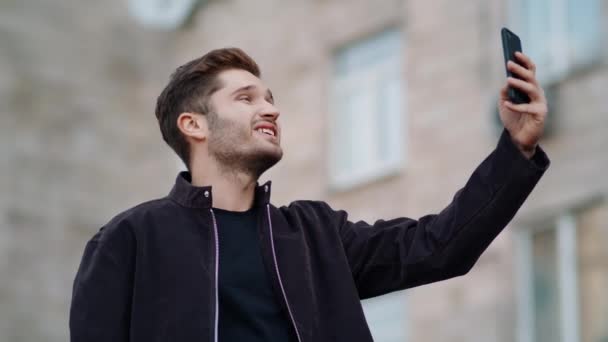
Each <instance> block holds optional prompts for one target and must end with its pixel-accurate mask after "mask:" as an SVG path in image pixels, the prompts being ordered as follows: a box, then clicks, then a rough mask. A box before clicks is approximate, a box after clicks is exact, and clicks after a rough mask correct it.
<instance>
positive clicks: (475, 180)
mask: <svg viewBox="0 0 608 342" xmlns="http://www.w3.org/2000/svg"><path fill="white" fill-rule="evenodd" d="M517 57H518V59H519V61H520V63H521V64H522V65H523V66H524V67H522V66H520V65H518V64H515V63H510V64H509V65H508V68H509V69H510V70H511V71H513V72H514V73H516V74H518V75H519V76H521V78H522V80H519V79H511V78H509V79H508V81H507V85H505V87H504V88H503V89H502V91H501V101H500V102H499V109H500V117H501V120H502V122H503V124H504V126H505V130H504V131H503V133H502V135H501V137H500V139H499V141H498V144H497V146H496V148H495V149H494V150H493V151H492V152H491V153H490V154H489V156H488V157H487V158H485V160H484V161H483V162H482V163H481V164H480V165H479V166H478V167H477V169H476V170H475V171H474V173H473V174H472V175H471V177H470V179H469V180H468V182H467V183H466V185H465V186H464V187H463V188H462V189H460V190H459V191H458V192H457V193H456V195H455V196H454V199H453V201H452V203H450V204H449V205H448V206H447V207H446V208H445V209H444V210H442V211H441V212H440V213H439V214H433V215H427V216H423V217H421V218H420V219H418V220H414V219H411V218H407V217H399V218H393V219H390V220H379V221H376V222H375V223H371V224H370V223H366V222H363V221H359V222H353V221H351V220H349V218H348V215H347V213H346V212H344V211H340V210H334V209H332V208H331V207H330V206H329V205H328V204H327V203H325V202H320V201H295V202H292V203H290V204H289V205H287V206H280V207H276V206H274V205H272V204H271V202H270V193H271V187H270V182H267V183H265V184H259V183H258V179H259V177H260V175H262V174H263V173H264V172H265V171H266V170H268V169H269V168H271V167H272V166H273V165H275V164H276V163H277V162H279V161H280V160H281V157H282V155H283V151H282V149H281V144H280V143H281V128H280V124H279V117H280V113H279V110H278V108H277V107H276V105H275V103H274V99H273V96H272V92H271V91H270V89H268V87H266V85H265V84H264V83H263V82H262V80H261V78H260V71H259V68H258V66H257V64H256V63H255V62H254V61H253V60H252V59H251V58H250V57H249V56H248V55H247V54H245V53H244V52H243V51H241V50H239V49H236V48H229V49H219V50H214V51H211V52H209V53H208V54H206V55H204V56H202V57H200V58H198V59H195V60H193V61H191V62H189V63H187V64H185V65H183V66H181V67H179V68H178V69H177V70H176V71H175V73H174V74H173V75H172V77H171V80H170V82H169V84H168V85H167V86H166V88H165V89H164V90H163V92H162V94H161V95H160V96H159V98H158V102H157V107H156V117H157V119H158V122H159V125H160V130H161V133H162V136H163V139H164V140H165V141H166V142H167V144H169V146H171V148H173V150H174V151H175V152H176V153H177V155H178V156H179V157H180V158H181V159H182V160H183V161H184V163H185V164H186V165H187V167H188V171H184V172H182V173H180V174H179V175H178V176H177V178H176V181H175V185H174V186H173V188H172V189H171V191H170V192H169V194H168V195H167V196H166V197H164V198H160V199H156V200H152V201H149V202H146V203H142V204H140V205H138V206H136V207H134V208H131V209H129V210H126V211H124V212H123V213H121V214H119V215H117V216H115V217H114V218H113V219H111V220H110V221H109V222H108V223H107V224H106V225H104V226H103V227H102V228H101V229H100V230H99V232H97V233H96V234H95V235H94V236H93V238H92V239H91V240H90V241H89V242H88V243H87V245H86V247H85V251H84V256H83V258H82V262H81V264H80V267H79V269H78V272H77V274H76V279H75V280H74V287H73V296H72V305H71V310H70V332H71V340H72V341H73V342H80V341H82V342H84V341H86V342H95V341H138V342H140V341H141V342H144V341H145V342H149V341H212V342H217V341H239V342H240V341H297V342H303V341H310V342H312V341H315V342H318V341H348V342H352V341H371V340H372V337H371V334H370V332H369V329H368V327H367V324H366V321H365V318H364V315H363V311H362V308H361V303H360V300H361V299H363V298H369V297H374V296H379V295H382V294H386V293H389V292H392V291H396V290H402V289H406V288H411V287H414V286H419V285H423V284H428V283H432V282H436V281H440V280H445V279H448V278H452V277H456V276H460V275H464V274H466V273H467V272H468V271H469V270H470V269H471V268H472V267H473V265H474V264H475V262H476V261H477V259H478V258H479V256H480V255H481V254H482V253H483V251H484V250H485V249H486V248H487V247H488V246H489V244H490V243H491V242H492V241H493V240H494V238H495V237H496V236H497V235H498V234H499V233H500V232H501V231H502V230H503V228H504V227H505V226H506V225H507V224H508V223H509V221H510V220H511V219H512V218H513V216H514V215H515V213H516V212H517V210H518V209H519V207H520V206H521V205H522V203H523V202H524V200H525V199H526V198H527V196H528V195H529V194H530V192H531V191H532V189H533V188H534V186H535V185H536V183H537V182H538V180H539V179H540V177H541V176H542V174H543V173H544V172H545V170H546V169H547V167H548V166H549V160H548V158H547V156H546V154H545V153H544V152H543V151H542V149H541V148H540V147H539V146H538V141H539V139H540V137H541V135H542V132H543V128H544V123H545V117H546V114H547V105H546V100H545V96H544V93H543V90H542V89H541V87H540V86H539V84H538V82H537V80H536V76H535V66H534V64H533V63H532V61H531V60H530V59H529V58H528V57H527V56H525V55H523V54H519V55H518V56H517ZM508 86H512V87H516V88H518V89H521V90H523V91H525V92H526V93H527V94H528V95H529V97H530V99H531V102H530V103H528V104H519V105H515V104H512V103H510V102H509V101H508V100H507V92H506V90H507V87H508ZM371 114H373V113H370V115H371Z"/></svg>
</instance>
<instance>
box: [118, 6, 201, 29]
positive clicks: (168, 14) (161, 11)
mask: <svg viewBox="0 0 608 342" xmlns="http://www.w3.org/2000/svg"><path fill="white" fill-rule="evenodd" d="M198 2H199V0H129V2H128V5H129V11H130V13H131V15H133V16H134V17H135V18H136V19H137V20H139V21H140V22H141V23H142V24H145V25H147V26H150V27H156V28H161V29H174V28H177V27H179V26H180V25H182V24H183V23H184V22H185V21H186V19H187V18H188V17H189V16H190V14H191V13H192V11H193V10H194V9H195V7H196V5H197V3H198Z"/></svg>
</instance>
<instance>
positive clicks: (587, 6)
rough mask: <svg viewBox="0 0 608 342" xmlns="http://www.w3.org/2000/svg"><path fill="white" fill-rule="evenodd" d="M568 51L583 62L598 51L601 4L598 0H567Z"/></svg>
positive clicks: (575, 58) (577, 61)
mask: <svg viewBox="0 0 608 342" xmlns="http://www.w3.org/2000/svg"><path fill="white" fill-rule="evenodd" d="M567 15H568V23H567V27H568V43H569V53H570V55H571V56H572V58H573V59H574V60H573V62H574V63H576V64H583V63H585V62H588V61H589V60H590V59H593V58H594V57H596V55H597V54H598V53H599V52H600V43H601V41H600V31H601V26H600V20H601V15H602V12H601V6H600V2H599V0H568V10H567Z"/></svg>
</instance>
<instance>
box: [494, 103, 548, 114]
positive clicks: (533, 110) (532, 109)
mask: <svg viewBox="0 0 608 342" xmlns="http://www.w3.org/2000/svg"><path fill="white" fill-rule="evenodd" d="M504 104H505V106H506V107H507V108H509V109H510V110H512V111H515V112H519V113H527V114H533V115H537V116H544V115H546V114H547V109H546V106H544V105H543V104H541V103H538V102H535V103H520V104H515V103H512V102H511V101H505V102H504Z"/></svg>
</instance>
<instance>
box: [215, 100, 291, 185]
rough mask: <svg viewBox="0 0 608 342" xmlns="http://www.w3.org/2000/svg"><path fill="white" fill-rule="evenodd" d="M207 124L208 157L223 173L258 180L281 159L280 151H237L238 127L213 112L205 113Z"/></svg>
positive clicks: (281, 153)
mask: <svg viewBox="0 0 608 342" xmlns="http://www.w3.org/2000/svg"><path fill="white" fill-rule="evenodd" d="M207 122H208V123H209V131H210V134H209V155H210V156H211V157H212V158H214V159H215V160H216V161H217V162H218V164H219V168H220V171H222V172H223V173H227V174H232V175H233V176H236V175H237V174H239V173H242V174H246V175H248V176H250V177H252V179H255V180H258V179H259V178H260V176H261V175H262V174H263V173H264V172H266V170H268V169H270V168H271V167H272V166H274V165H275V164H276V163H278V162H279V161H280V160H281V158H282V157H283V152H282V151H281V152H279V153H276V152H271V151H265V150H257V149H253V150H251V149H250V150H243V149H238V144H239V143H241V139H240V138H241V137H239V136H238V134H239V127H238V126H237V125H235V124H234V123H233V122H231V121H229V120H225V119H221V118H219V116H218V115H217V113H216V112H214V111H210V112H208V113H207ZM235 133H236V134H235Z"/></svg>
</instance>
